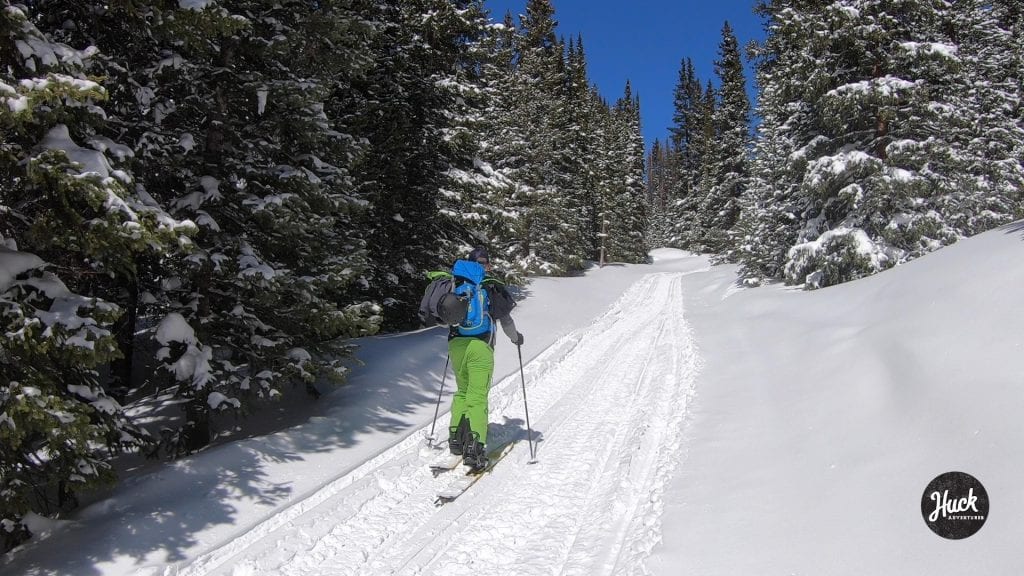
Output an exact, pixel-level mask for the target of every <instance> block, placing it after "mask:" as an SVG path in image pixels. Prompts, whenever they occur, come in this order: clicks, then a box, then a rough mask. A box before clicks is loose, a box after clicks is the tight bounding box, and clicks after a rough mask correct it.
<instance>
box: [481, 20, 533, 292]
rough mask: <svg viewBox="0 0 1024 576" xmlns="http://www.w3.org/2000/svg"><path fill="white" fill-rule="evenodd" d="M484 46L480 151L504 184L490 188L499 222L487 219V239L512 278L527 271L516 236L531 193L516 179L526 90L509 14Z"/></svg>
mask: <svg viewBox="0 0 1024 576" xmlns="http://www.w3.org/2000/svg"><path fill="white" fill-rule="evenodd" d="M488 45H489V54H488V58H487V59H486V60H485V63H484V66H483V67H482V71H481V76H482V82H483V90H484V91H485V92H486V94H487V96H488V103H489V107H488V108H487V109H486V113H485V119H484V122H483V125H482V128H483V133H482V134H481V149H480V153H481V156H482V160H483V161H484V162H485V163H487V164H488V165H490V166H493V167H494V170H495V176H496V179H499V180H500V181H502V182H506V183H507V184H506V185H505V186H503V187H502V189H500V190H498V189H496V190H495V194H496V196H498V197H496V198H495V199H494V202H493V205H495V206H500V207H501V213H500V218H496V219H494V220H493V221H492V226H491V228H490V230H489V231H488V239H489V241H490V244H491V247H492V250H491V257H492V258H496V262H497V264H498V266H500V267H501V269H502V270H504V271H505V272H506V273H507V274H511V275H512V279H513V280H515V279H518V278H521V277H522V275H523V274H524V273H526V272H527V270H528V269H529V268H530V263H529V261H528V259H527V249H528V248H527V246H526V244H525V243H524V239H523V237H522V235H521V234H520V232H519V229H520V227H521V222H522V220H521V218H522V216H523V213H524V210H525V209H526V206H527V204H526V199H527V198H528V197H529V196H530V194H529V192H530V191H529V189H528V187H527V185H526V184H525V183H524V182H522V181H521V180H519V175H520V174H521V170H522V167H523V166H524V165H525V158H526V151H527V150H528V149H529V145H528V143H527V141H526V134H525V123H524V122H523V119H522V118H521V114H520V110H519V108H518V103H519V102H520V101H521V100H522V98H521V97H522V91H523V90H524V89H525V86H524V85H523V84H522V83H520V82H519V80H518V74H517V72H516V69H517V61H518V45H519V35H518V34H517V31H516V26H515V23H514V21H513V19H512V15H511V13H506V14H505V17H504V20H503V22H502V23H501V24H496V25H494V26H493V27H492V28H491V31H490V34H489V38H488Z"/></svg>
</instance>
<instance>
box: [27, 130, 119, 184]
mask: <svg viewBox="0 0 1024 576" xmlns="http://www.w3.org/2000/svg"><path fill="white" fill-rule="evenodd" d="M39 147H40V148H42V149H43V150H63V151H64V153H65V154H66V155H67V157H68V160H71V161H72V162H76V163H78V164H80V165H81V166H82V173H83V174H87V173H90V172H92V173H96V174H99V175H100V176H102V177H103V178H108V177H109V176H110V171H111V168H110V163H109V162H107V158H106V157H105V156H104V155H103V153H101V152H97V151H96V150H89V149H88V148H82V147H81V146H79V145H78V144H75V142H74V141H73V140H72V139H71V135H70V133H69V132H68V127H67V126H65V125H64V124H57V125H56V126H54V127H53V128H51V129H50V131H49V132H47V133H46V137H44V138H43V141H42V142H40V143H39Z"/></svg>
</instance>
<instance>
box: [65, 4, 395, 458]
mask: <svg viewBox="0 0 1024 576" xmlns="http://www.w3.org/2000/svg"><path fill="white" fill-rule="evenodd" d="M349 4H351V3H350V2H337V3H335V2H320V3H318V4H316V5H311V4H308V3H304V2H294V3H290V4H288V5H281V4H280V3H271V2H260V1H254V2H239V3H232V4H231V5H230V9H229V8H228V7H227V6H226V5H223V6H222V5H218V4H215V3H206V4H202V5H200V4H196V5H191V8H180V7H178V6H176V5H175V6H171V7H167V8H162V7H157V6H152V5H149V6H145V7H126V6H122V5H120V4H114V5H111V6H104V7H93V8H91V9H85V10H83V11H82V12H81V13H80V14H79V15H80V18H81V20H80V21H79V22H80V24H79V25H78V26H77V27H76V29H78V30H82V31H87V32H89V33H93V34H99V33H103V31H106V33H107V34H110V33H111V29H110V28H109V27H115V29H116V27H117V24H116V23H119V22H123V21H128V22H133V23H134V24H135V26H136V27H138V28H139V29H140V30H142V31H143V32H141V33H138V34H125V35H124V36H123V38H122V42H121V43H119V44H117V45H116V46H115V50H114V51H113V53H112V54H111V55H110V57H109V58H107V59H106V61H105V63H104V66H105V70H107V71H111V73H113V74H117V77H118V79H119V83H120V84H121V85H122V86H127V87H129V89H124V90H121V91H119V92H117V93H116V94H115V97H114V102H113V104H114V106H113V107H114V109H115V115H112V122H116V123H117V124H118V126H119V128H120V129H122V130H124V132H125V133H126V134H128V135H130V137H131V138H133V139H134V140H135V141H136V142H137V144H136V146H137V150H138V153H137V154H136V160H137V161H138V162H139V164H140V169H139V172H140V174H141V175H142V176H141V181H142V182H143V184H144V185H145V189H146V190H147V191H148V192H149V193H150V194H151V195H152V196H153V197H155V198H158V199H160V200H161V201H162V202H164V203H165V204H166V205H168V206H169V207H171V208H173V209H174V210H175V213H176V214H178V215H181V216H187V217H189V218H191V219H193V220H194V221H195V222H196V223H197V224H198V226H199V229H200V232H199V234H198V235H197V236H196V238H195V241H196V249H195V250H193V251H192V253H191V254H190V255H189V256H188V257H187V258H185V259H165V260H164V261H162V262H161V267H160V268H159V269H158V270H156V271H155V272H154V275H155V278H154V279H153V281H152V282H151V283H150V284H151V285H154V286H156V285H158V286H159V289H156V288H153V289H152V290H149V288H150V286H147V292H146V293H145V294H143V298H142V301H143V302H144V303H146V306H147V307H146V308H145V309H144V313H145V314H151V315H153V317H152V319H151V320H150V321H151V322H154V323H157V324H158V325H157V326H156V332H155V339H156V341H157V344H158V349H157V351H156V353H157V359H158V360H159V361H160V362H161V363H162V364H163V366H164V368H166V370H167V371H168V372H169V373H170V374H171V376H172V378H173V380H174V381H175V382H176V383H177V386H176V394H177V396H178V397H180V398H182V399H185V400H187V402H186V403H185V406H186V424H185V426H184V427H183V428H182V429H180V430H178V431H173V432H171V433H170V435H169V436H168V437H166V438H165V439H166V440H167V443H168V448H169V450H171V451H172V452H180V451H188V450H192V449H196V448H199V447H201V446H203V445H205V444H206V443H207V442H208V441H209V440H210V439H211V430H210V420H211V414H213V413H215V412H232V413H235V414H244V413H246V412H248V411H250V410H251V409H254V408H255V406H256V403H257V402H258V401H261V400H266V399H271V398H274V397H276V396H278V395H279V394H280V390H281V389H282V387H284V386H287V385H290V384H301V383H305V384H306V385H307V386H308V385H310V384H311V383H312V382H313V381H314V380H316V379H318V378H320V377H323V378H327V379H332V378H333V379H339V378H341V377H342V375H343V374H344V372H345V371H346V367H345V361H346V358H345V357H346V355H347V353H348V351H349V347H348V346H347V345H346V344H345V342H344V338H345V337H350V336H358V335H363V334H367V333H372V332H373V331H374V330H375V328H376V325H377V323H378V318H377V316H376V309H375V307H374V305H373V304H371V303H369V302H362V301H359V300H357V299H356V297H355V296H354V295H353V293H352V292H353V288H352V286H353V284H354V283H355V282H356V281H357V280H358V279H359V278H360V273H361V270H362V269H363V268H364V267H365V261H366V252H365V247H364V242H363V240H362V239H361V237H360V234H359V231H358V229H356V227H355V225H354V223H355V221H356V220H355V219H356V217H357V216H358V215H359V214H360V213H361V212H362V211H363V208H362V206H363V204H364V203H365V201H364V200H363V199H362V198H360V197H358V195H357V194H356V193H355V191H354V182H353V180H352V177H351V174H350V170H349V163H350V162H351V159H352V157H353V155H355V154H358V153H359V145H358V144H356V143H355V140H354V139H353V138H352V137H351V136H350V135H349V134H348V133H346V131H345V130H343V129H342V128H343V124H342V123H341V122H340V121H336V120H335V119H333V118H330V117H328V116H327V113H326V106H327V104H328V103H329V102H330V99H332V98H336V97H337V94H338V93H339V92H341V91H342V90H343V89H344V88H345V86H346V85H347V84H348V83H351V82H352V79H353V77H358V76H359V74H361V71H362V70H364V69H366V68H367V67H368V66H369V64H370V62H369V61H368V60H367V59H366V56H365V54H366V52H367V50H366V44H367V41H368V35H369V33H370V29H369V27H368V25H367V24H366V23H365V22H364V20H363V18H362V14H361V12H360V10H357V8H355V7H353V6H349ZM68 6H70V7H71V8H70V9H69V10H76V9H79V8H78V7H77V5H76V4H75V3H68ZM322 10H324V11H322ZM326 13H330V14H331V17H330V18H325V17H324V15H325V14H326ZM90 17H91V18H92V19H91V20H88V19H89V18H90ZM133 19H134V20H133ZM86 22H88V23H89V25H88V26H86V25H85V23H86ZM105 27H106V28H105ZM310 389H311V390H315V389H312V388H310Z"/></svg>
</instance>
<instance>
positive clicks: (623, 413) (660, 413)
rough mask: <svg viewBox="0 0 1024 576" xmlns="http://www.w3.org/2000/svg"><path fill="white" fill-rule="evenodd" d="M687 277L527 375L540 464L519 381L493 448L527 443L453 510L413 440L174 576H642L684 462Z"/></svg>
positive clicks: (689, 348) (447, 477)
mask: <svg viewBox="0 0 1024 576" xmlns="http://www.w3.org/2000/svg"><path fill="white" fill-rule="evenodd" d="M682 276H683V274H681V273H674V274H670V273H665V274H651V275H648V276H645V277H644V278H643V279H641V280H640V281H639V282H637V283H636V284H634V285H633V286H632V287H631V288H630V289H628V290H627V291H626V293H624V294H623V296H622V297H621V298H620V299H619V300H618V302H616V303H615V304H614V305H613V306H612V307H611V309H610V310H609V311H608V312H607V313H605V314H604V315H602V316H601V317H599V318H598V319H597V320H596V321H595V322H594V323H593V324H591V325H590V326H588V327H586V328H583V329H581V330H578V331H576V332H573V333H571V334H569V335H567V336H566V337H564V338H562V339H560V340H559V341H558V342H556V343H555V344H554V345H553V346H552V347H550V348H549V349H547V350H546V351H545V352H544V353H542V354H541V355H540V356H538V357H537V358H536V359H534V360H533V361H531V362H530V363H529V364H528V365H527V366H526V368H525V381H526V388H527V394H528V400H529V410H530V418H531V424H532V425H533V429H534V435H535V438H537V439H538V442H537V444H536V455H537V462H536V463H534V464H530V463H529V460H530V449H529V446H528V444H527V442H526V441H525V439H526V426H525V422H524V418H523V415H524V411H523V395H522V394H523V393H522V387H521V382H520V378H519V375H518V374H516V375H514V376H512V377H509V378H506V379H504V380H503V381H501V382H498V383H496V384H495V385H494V386H493V388H492V391H491V439H490V443H491V445H495V444H498V443H501V442H503V441H505V440H509V439H516V440H519V443H518V444H517V445H516V447H515V449H514V450H513V451H512V453H511V454H510V455H509V456H508V457H506V458H505V459H504V460H503V461H502V462H501V463H500V464H499V465H498V466H496V467H495V469H494V471H493V473H491V474H490V475H488V476H486V477H484V478H483V479H482V480H481V481H480V482H478V483H477V484H476V485H475V486H474V487H472V488H471V489H470V490H469V491H468V492H467V493H466V494H464V495H463V496H462V497H460V498H459V499H458V500H456V501H455V502H452V503H450V504H447V505H444V506H440V507H439V506H436V505H435V502H434V500H435V495H436V494H437V492H438V491H439V490H440V489H441V488H442V487H444V486H445V485H446V484H447V483H449V482H451V481H452V480H453V479H454V478H455V477H456V475H458V474H461V471H458V470H457V471H454V472H451V473H448V474H443V475H441V476H439V477H437V478H434V477H433V476H432V474H431V472H430V471H429V470H428V468H427V463H428V462H429V460H430V459H431V458H432V457H433V455H434V454H436V452H435V451H434V450H431V449H429V448H427V447H426V446H425V442H424V439H423V438H424V434H420V433H418V434H413V435H412V436H410V437H409V438H407V439H406V440H405V441H403V442H401V443H399V444H398V445H396V446H394V447H393V448H391V449H390V450H388V451H386V452H384V453H383V454H381V455H380V456H378V457H376V458H374V459H372V460H370V461H368V462H366V463H365V464H364V465H362V466H360V467H359V468H357V469H356V470H355V471H353V472H352V473H350V474H348V475H346V476H344V477H342V478H340V479H338V480H336V481H335V482H333V483H331V484H329V485H327V486H326V487H324V489H323V490H321V491H319V492H317V493H316V494H314V495H313V496H311V497H310V498H308V499H306V500H304V501H302V502H300V503H298V504H296V505H294V506H292V507H291V508H289V509H287V510H285V511H284V512H282V513H280V514H277V515H275V516H273V517H271V518H269V519H268V520H267V521H265V522H264V523H262V524H260V525H258V526H257V527H256V528H254V529H253V530H252V531H250V532H249V533H247V534H246V535H244V536H242V537H241V538H238V539H236V540H234V541H233V542H231V543H229V544H227V545H225V546H223V547H221V548H219V549H217V550H215V551H213V552H211V553H209V554H207V555H205V556H202V557H200V558H199V559H197V561H196V562H194V563H192V564H191V565H189V566H186V567H184V568H182V569H180V571H175V572H173V573H175V574H182V575H193V574H226V575H231V576H258V575H264V574H266V575H270V574H284V575H292V574H294V575H300V574H301V575H303V576H314V575H321V574H322V575H325V576H326V575H331V576H336V575H342V574H374V575H379V574H444V575H445V576H456V575H459V574H509V575H512V574H515V575H529V574H545V575H550V574H588V575H589V574H629V573H634V572H641V571H642V568H641V566H642V563H643V561H644V559H645V558H646V557H647V555H648V554H649V552H650V550H651V548H652V547H653V546H654V545H655V544H656V543H657V540H658V539H659V533H660V529H659V524H660V515H661V509H662V503H661V493H662V491H663V490H664V488H665V485H666V483H667V481H668V479H669V477H670V475H671V473H672V470H673V468H674V467H675V465H676V463H677V462H678V461H679V460H680V458H681V451H682V437H683V419H684V417H685V415H686V408H687V403H688V401H689V399H690V397H691V395H692V392H693V383H694V377H695V373H696V371H697V370H698V368H699V362H700V360H699V357H698V355H697V352H696V350H695V347H694V344H693V340H692V338H691V335H690V333H689V329H688V326H687V324H686V321H685V319H684V309H683V293H682V284H681V278H682ZM499 345H507V343H502V344H499ZM449 381H450V378H449ZM445 425H446V417H442V418H441V419H440V420H439V423H438V429H439V430H442V431H443V430H444V428H445ZM442 435H443V434H442Z"/></svg>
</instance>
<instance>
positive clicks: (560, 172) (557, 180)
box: [513, 0, 582, 275]
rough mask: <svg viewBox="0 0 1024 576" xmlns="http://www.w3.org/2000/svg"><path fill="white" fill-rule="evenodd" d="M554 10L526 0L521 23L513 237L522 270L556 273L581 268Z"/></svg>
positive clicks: (562, 68)
mask: <svg viewBox="0 0 1024 576" xmlns="http://www.w3.org/2000/svg"><path fill="white" fill-rule="evenodd" d="M556 26H557V23H556V21H555V20H554V8H553V7H552V6H551V2H550V1H549V0H530V2H528V3H527V5H526V14H525V17H524V19H523V21H522V26H521V30H522V32H521V38H520V40H519V55H518V65H517V67H516V71H515V74H516V80H515V81H516V84H517V88H516V89H515V94H516V98H517V100H516V102H515V104H514V106H515V109H516V118H515V120H514V121H515V122H516V125H517V126H519V127H520V130H521V131H522V134H523V135H524V140H525V142H526V144H527V148H526V149H525V150H524V157H523V163H522V166H521V167H520V168H519V170H517V171H516V173H515V174H514V176H513V177H514V179H515V180H516V181H517V182H519V183H520V185H521V187H522V188H521V190H520V193H521V194H522V196H521V198H520V201H521V202H522V204H521V206H522V207H521V213H522V217H521V218H520V222H519V224H520V225H519V227H518V230H517V232H518V234H519V238H520V241H521V246H522V248H523V250H524V252H525V253H526V266H527V268H528V269H529V270H531V271H534V272H541V273H544V274H552V275H560V274H566V273H569V272H571V271H573V270H576V269H579V268H580V267H581V266H582V259H581V257H580V255H579V254H577V253H574V252H573V251H572V250H573V248H574V247H576V246H579V245H580V243H579V238H578V230H577V229H576V228H575V227H574V226H572V225H566V223H567V222H572V220H573V219H574V215H573V213H572V208H573V206H572V202H571V196H569V195H567V194H565V191H564V190H563V188H564V187H565V185H566V168H567V153H566V151H565V146H564V139H565V138H566V135H565V130H564V128H565V126H566V125H565V119H566V118H565V116H564V114H562V113H561V111H562V110H563V109H564V108H563V106H564V103H565V102H566V92H567V89H566V88H567V87H566V71H565V69H566V63H565V60H564V52H565V51H564V47H563V45H562V44H561V43H560V42H559V41H558V40H557V38H556V36H555V28H556Z"/></svg>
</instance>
